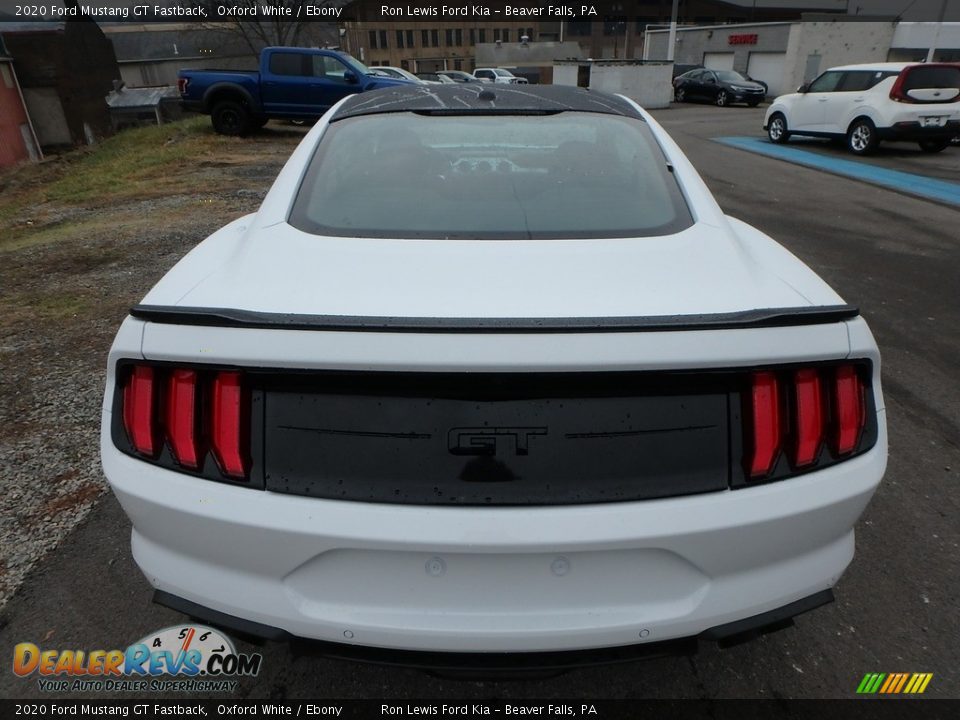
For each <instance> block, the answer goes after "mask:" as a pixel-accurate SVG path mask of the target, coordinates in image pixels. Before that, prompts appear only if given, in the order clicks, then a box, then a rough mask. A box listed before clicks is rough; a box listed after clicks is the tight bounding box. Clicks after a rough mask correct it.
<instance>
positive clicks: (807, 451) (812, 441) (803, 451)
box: [793, 368, 823, 467]
mask: <svg viewBox="0 0 960 720" xmlns="http://www.w3.org/2000/svg"><path fill="white" fill-rule="evenodd" d="M793 380H794V390H795V398H796V404H795V410H796V417H795V421H796V422H795V430H796V433H795V434H796V446H795V453H796V454H795V455H794V458H793V464H794V465H796V466H797V467H804V466H806V465H811V464H812V463H814V462H816V460H817V456H818V455H819V454H820V443H821V442H822V440H823V407H822V394H821V390H820V374H819V373H818V372H817V371H816V370H814V369H812V368H805V369H802V370H797V371H796V373H794V378H793Z"/></svg>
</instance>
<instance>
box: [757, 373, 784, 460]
mask: <svg viewBox="0 0 960 720" xmlns="http://www.w3.org/2000/svg"><path fill="white" fill-rule="evenodd" d="M779 396H780V393H779V389H778V383H777V376H776V375H775V374H774V373H772V372H757V373H754V374H753V387H752V391H751V406H752V419H753V424H752V428H753V443H752V448H751V450H752V455H751V457H750V477H751V478H758V477H762V476H764V475H766V474H768V473H769V472H770V471H771V470H772V469H773V466H774V465H775V464H776V462H777V456H778V455H779V454H780V397H779Z"/></svg>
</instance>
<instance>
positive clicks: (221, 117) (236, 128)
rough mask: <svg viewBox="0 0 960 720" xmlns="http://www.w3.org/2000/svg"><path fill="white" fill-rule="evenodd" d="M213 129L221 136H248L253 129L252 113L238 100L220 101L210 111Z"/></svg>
mask: <svg viewBox="0 0 960 720" xmlns="http://www.w3.org/2000/svg"><path fill="white" fill-rule="evenodd" d="M210 121H211V122H212V123H213V129H214V130H216V131H217V132H218V133H220V134H221V135H240V136H243V135H246V134H247V133H249V132H250V129H251V127H252V123H251V117H250V112H249V111H248V110H247V108H245V107H244V106H243V104H242V103H239V102H237V101H236V100H220V101H219V102H217V103H216V104H215V105H214V106H213V108H211V110H210Z"/></svg>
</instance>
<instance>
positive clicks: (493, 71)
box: [473, 68, 528, 85]
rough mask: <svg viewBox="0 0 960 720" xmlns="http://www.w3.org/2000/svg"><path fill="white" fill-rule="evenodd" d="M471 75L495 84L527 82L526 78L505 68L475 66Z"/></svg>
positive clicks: (522, 83)
mask: <svg viewBox="0 0 960 720" xmlns="http://www.w3.org/2000/svg"><path fill="white" fill-rule="evenodd" d="M473 76H474V77H475V78H477V79H479V80H485V81H487V82H492V83H496V84H497V85H526V84H527V82H528V81H527V79H526V78H524V77H517V76H516V75H514V74H513V73H512V72H510V71H509V70H507V69H505V68H477V69H476V70H474V71H473Z"/></svg>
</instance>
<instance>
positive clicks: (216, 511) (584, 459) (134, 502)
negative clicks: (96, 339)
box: [101, 84, 887, 669]
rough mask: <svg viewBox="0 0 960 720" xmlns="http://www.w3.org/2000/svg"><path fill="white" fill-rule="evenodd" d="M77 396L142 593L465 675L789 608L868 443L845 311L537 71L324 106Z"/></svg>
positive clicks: (813, 602)
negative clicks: (270, 178) (88, 418)
mask: <svg viewBox="0 0 960 720" xmlns="http://www.w3.org/2000/svg"><path fill="white" fill-rule="evenodd" d="M491 107H495V108H496V113H491V112H490V109H491ZM371 198H373V200H371ZM691 258H696V260H695V261H693V260H691ZM102 417H103V431H102V435H101V452H102V459H103V468H104V471H105V473H106V476H107V478H108V480H109V482H110V484H111V486H112V488H113V491H114V492H115V493H116V495H117V497H118V499H119V501H120V503H121V505H122V506H123V508H124V510H125V512H126V513H127V515H128V516H129V518H130V520H131V522H132V524H133V533H132V544H133V555H134V558H135V559H136V561H137V563H138V564H139V565H140V568H141V569H142V570H143V572H144V574H145V575H146V577H147V578H148V579H149V581H150V583H152V584H153V586H154V588H155V591H156V592H155V595H154V599H155V600H156V601H157V602H160V603H162V604H164V605H167V606H170V607H172V608H175V609H178V610H180V611H182V612H185V613H187V614H189V615H190V616H191V617H194V618H197V619H198V620H202V621H206V622H208V623H209V624H212V625H215V626H219V627H224V628H227V629H231V628H232V629H234V630H242V632H243V633H245V634H247V635H260V636H264V637H271V638H274V639H288V638H291V637H304V638H312V639H315V640H322V641H325V642H326V643H327V644H326V645H324V646H323V647H324V648H325V649H326V651H327V652H329V653H331V654H334V655H339V656H350V657H357V658H362V657H364V656H368V655H369V656H375V657H377V658H379V659H381V660H382V659H384V658H386V657H388V656H389V657H390V658H391V661H407V662H414V663H418V664H420V665H421V666H424V665H426V666H437V665H446V666H451V665H453V666H456V667H460V668H461V669H462V668H467V669H469V668H477V667H487V668H489V667H490V666H492V665H497V664H510V663H514V664H515V665H519V666H523V667H528V668H529V667H531V666H532V667H537V666H541V667H559V666H564V665H567V664H571V663H582V662H598V661H602V660H604V659H607V660H609V659H611V658H618V659H623V658H624V657H626V656H629V655H632V654H638V655H642V654H651V653H662V652H668V651H670V652H673V651H677V650H687V649H690V648H691V647H695V646H696V642H697V639H698V638H699V639H709V640H722V641H727V640H732V639H735V638H743V637H745V636H748V635H750V634H751V633H760V632H764V631H767V630H770V629H773V628H779V627H783V626H784V625H785V624H787V623H788V622H789V619H790V618H791V617H792V616H794V615H796V614H798V613H801V612H804V611H806V610H810V609H812V608H815V607H817V606H819V605H821V604H823V603H826V602H829V601H830V600H831V599H832V593H831V587H832V586H833V585H834V584H835V583H836V582H837V580H838V579H839V578H840V576H841V575H842V573H843V571H844V569H845V568H846V566H847V565H848V563H849V562H850V561H851V559H852V557H853V552H854V525H855V523H856V521H857V518H858V516H859V515H860V514H861V513H862V512H863V510H864V508H865V507H866V505H867V502H868V501H869V499H870V497H871V495H872V494H873V492H874V490H875V489H876V487H877V484H878V483H879V482H880V479H881V476H882V475H883V472H884V468H885V465H886V458H887V440H886V439H887V434H886V425H885V415H884V402H883V397H882V395H881V390H880V357H879V354H878V351H877V346H876V344H875V343H874V340H873V338H872V336H871V334H870V331H869V329H868V328H867V324H866V322H865V321H864V319H863V317H861V316H860V314H859V313H858V311H857V309H856V308H855V307H853V306H851V305H847V304H845V303H844V301H843V300H842V299H841V298H840V297H839V296H838V295H837V294H836V293H835V292H834V291H833V290H831V289H830V288H829V287H828V286H827V285H826V283H824V282H823V281H822V280H821V279H820V278H819V277H817V276H816V275H815V274H814V273H813V272H812V271H811V270H810V269H809V268H808V267H807V266H805V265H804V264H803V263H802V262H801V261H800V260H798V259H797V258H796V257H794V256H793V255H791V254H790V253H789V252H788V251H787V250H785V249H784V248H783V247H781V246H780V245H778V244H777V243H776V242H775V241H774V240H772V239H771V238H769V237H767V236H766V235H764V234H763V233H762V232H760V231H759V230H757V229H755V228H753V227H750V226H749V225H747V224H745V223H744V222H741V221H740V220H737V219H734V218H732V217H728V216H726V215H724V213H723V211H722V210H721V209H720V207H719V206H718V204H717V202H716V201H715V200H714V198H713V197H712V196H711V194H710V192H709V190H708V189H707V187H706V185H705V184H704V182H703V180H702V179H701V178H700V176H699V175H698V174H697V172H696V170H695V169H694V168H693V166H692V165H691V164H690V162H689V160H687V158H686V157H685V156H684V155H683V153H682V152H681V151H680V149H679V148H678V147H677V145H676V144H675V143H674V141H673V140H672V139H671V138H670V137H669V136H668V135H667V133H666V132H665V131H664V130H663V128H662V127H661V126H660V125H659V124H658V123H657V122H656V120H655V119H654V118H653V117H652V116H651V115H650V114H649V113H647V112H645V111H644V110H643V109H642V108H640V106H638V105H637V104H636V103H634V102H633V101H631V100H628V99H626V98H624V97H622V96H615V95H608V94H606V93H602V92H597V91H589V90H586V89H583V88H573V87H562V86H549V85H548V86H541V85H532V86H530V87H525V88H515V87H510V86H502V87H500V88H490V89H488V90H485V91H484V92H482V93H478V92H477V90H476V88H474V87H469V86H465V85H462V84H456V85H449V86H441V85H434V86H429V87H428V88H426V89H425V88H423V87H422V86H416V87H415V86H404V87H396V88H389V89H386V90H380V91H375V92H373V93H368V94H366V95H364V96H362V97H359V96H358V97H349V98H346V99H345V100H343V101H342V102H341V103H339V104H338V105H336V106H335V107H334V108H332V109H331V110H330V111H329V112H328V113H327V114H326V115H325V116H324V117H323V118H322V119H321V120H320V121H319V122H318V123H317V124H316V125H315V126H314V127H313V128H312V129H311V130H310V132H309V133H308V134H307V135H306V136H305V137H304V139H303V141H302V142H301V144H300V146H299V147H298V148H297V149H296V150H295V151H294V152H293V154H292V155H291V156H290V159H289V160H288V161H287V163H286V165H285V167H284V168H283V170H282V171H281V172H280V175H279V177H278V178H277V179H276V182H275V183H274V184H273V187H272V188H271V189H270V191H269V193H268V194H267V196H266V198H265V199H264V200H263V203H262V204H261V205H260V208H259V210H258V211H257V212H256V213H255V214H253V215H248V216H245V217H242V218H239V219H237V220H235V221H233V222H232V223H230V224H229V225H227V226H226V227H224V228H222V229H221V230H219V231H217V232H216V233H214V234H213V235H212V236H210V237H209V238H208V239H206V240H205V241H203V242H202V243H201V244H200V245H199V246H198V247H196V248H195V249H194V250H192V251H191V252H190V253H189V254H188V255H187V256H186V257H185V258H183V259H182V260H181V261H180V262H179V263H178V264H177V265H176V266H175V267H174V268H173V269H172V270H171V271H170V272H169V273H168V274H167V275H166V276H165V277H164V278H163V279H162V280H161V281H160V282H159V283H158V284H157V285H156V286H154V288H153V289H152V290H150V292H149V293H148V294H147V296H146V297H145V298H144V299H143V301H142V302H141V303H140V304H138V305H137V306H136V307H134V308H133V309H132V311H131V314H130V316H129V317H127V318H126V319H125V320H124V322H123V324H122V325H121V327H120V330H119V332H118V334H117V337H116V340H115V341H114V343H113V347H112V348H111V350H110V356H109V359H108V364H107V383H106V395H105V398H104V404H103V415H102ZM610 648H612V650H609V649H610ZM390 651H393V652H392V654H391V652H390ZM397 651H406V654H398V652H397ZM411 651H412V652H411ZM561 651H568V652H561ZM384 653H388V654H387V655H385V654H384ZM527 653H537V654H536V655H532V656H531V655H528V654H527ZM478 654H479V658H480V659H478Z"/></svg>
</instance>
